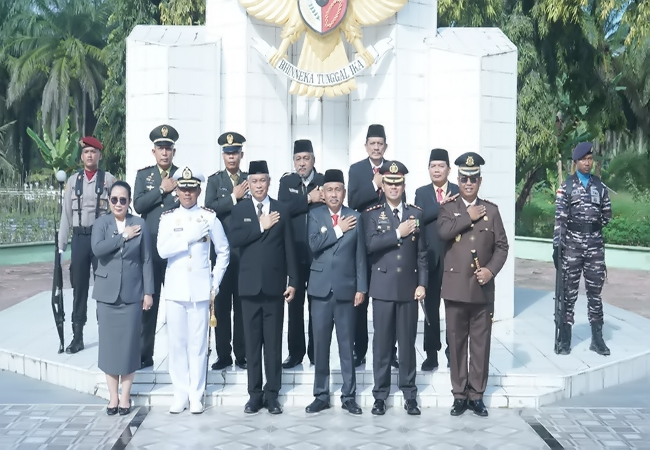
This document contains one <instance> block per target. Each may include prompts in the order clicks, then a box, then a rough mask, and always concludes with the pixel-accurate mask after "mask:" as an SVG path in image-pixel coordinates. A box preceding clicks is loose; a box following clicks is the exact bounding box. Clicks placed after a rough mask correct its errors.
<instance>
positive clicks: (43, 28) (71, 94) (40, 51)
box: [2, 0, 107, 132]
mask: <svg viewBox="0 0 650 450" xmlns="http://www.w3.org/2000/svg"><path fill="white" fill-rule="evenodd" d="M28 4H29V6H28V8H25V9H24V10H22V11H20V12H19V13H17V14H13V15H10V16H9V20H8V21H7V23H5V25H4V27H3V28H4V30H5V32H4V45H3V48H2V57H3V60H4V62H5V63H6V64H7V66H8V68H9V72H10V74H11V80H10V82H9V86H8V89H7V103H8V104H9V105H13V104H14V103H16V102H19V101H20V100H22V99H23V98H24V97H26V96H28V95H29V94H30V91H31V90H32V89H39V90H41V89H42V95H41V108H40V113H41V116H42V121H43V123H44V124H45V126H47V127H48V128H49V129H50V130H51V131H54V130H56V128H57V127H58V126H59V125H60V124H61V123H63V121H64V120H65V119H66V118H67V117H68V115H70V114H71V113H72V114H73V116H74V117H75V118H76V123H77V124H78V128H79V129H80V130H82V132H85V131H86V128H87V127H88V128H89V129H91V128H92V127H93V125H94V118H93V110H94V109H95V108H96V107H97V106H98V104H99V99H100V95H101V90H102V87H103V84H104V76H105V75H104V74H105V70H106V68H105V65H104V61H103V58H102V52H101V49H102V47H103V46H104V43H105V38H106V34H107V31H106V19H107V14H106V3H105V2H104V1H102V0H31V1H29V2H28Z"/></svg>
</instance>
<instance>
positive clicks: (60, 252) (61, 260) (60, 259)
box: [59, 249, 63, 264]
mask: <svg viewBox="0 0 650 450" xmlns="http://www.w3.org/2000/svg"><path fill="white" fill-rule="evenodd" d="M59 263H61V264H63V250H61V249H59Z"/></svg>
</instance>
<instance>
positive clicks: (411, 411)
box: [404, 399, 420, 416]
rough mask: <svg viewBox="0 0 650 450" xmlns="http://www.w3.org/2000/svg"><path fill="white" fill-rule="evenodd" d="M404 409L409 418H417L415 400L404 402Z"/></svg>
mask: <svg viewBox="0 0 650 450" xmlns="http://www.w3.org/2000/svg"><path fill="white" fill-rule="evenodd" d="M404 409H405V410H406V412H407V413H408V415H409V416H419V415H420V408H418V401H417V400H415V399H411V400H406V401H405V402H404Z"/></svg>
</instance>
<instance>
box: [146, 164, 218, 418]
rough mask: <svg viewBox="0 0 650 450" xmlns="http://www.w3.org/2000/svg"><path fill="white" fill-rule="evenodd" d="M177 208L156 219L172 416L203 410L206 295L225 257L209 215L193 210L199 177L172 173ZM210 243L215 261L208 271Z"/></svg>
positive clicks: (215, 282)
mask: <svg viewBox="0 0 650 450" xmlns="http://www.w3.org/2000/svg"><path fill="white" fill-rule="evenodd" d="M174 179H176V180H177V183H178V185H177V188H176V189H177V194H178V198H179V201H180V204H181V205H180V207H179V208H176V209H172V210H169V211H165V212H164V213H163V214H162V216H161V217H160V228H159V231H158V242H157V247H158V253H160V257H161V258H163V259H167V271H166V273H165V281H166V283H165V298H166V301H167V305H166V306H167V333H168V340H169V375H170V377H171V379H172V385H173V386H174V402H173V404H172V406H171V407H170V408H169V412H170V413H172V414H178V413H181V412H182V411H183V410H185V409H186V408H187V405H188V402H189V406H190V412H191V413H193V414H200V413H202V412H203V404H202V403H201V400H202V397H203V391H204V389H205V367H206V364H207V361H206V358H207V355H208V346H207V345H208V344H207V338H208V320H209V312H210V293H211V291H213V292H214V294H215V295H216V292H217V291H218V289H219V284H220V283H221V279H222V278H223V275H224V273H225V272H226V268H227V267H228V262H229V259H230V256H229V255H230V246H229V244H228V239H227V238H226V234H225V232H224V230H223V226H222V225H221V222H220V221H219V219H217V215H216V213H215V212H214V211H212V210H211V209H208V208H202V207H199V206H197V200H198V197H199V195H200V194H201V182H203V181H205V179H204V177H203V175H201V174H200V173H198V172H192V170H190V168H189V167H185V168H184V169H183V170H177V171H176V173H175V174H174ZM210 240H212V242H213V243H214V248H215V252H216V254H217V260H216V263H215V265H214V269H213V270H212V273H210Z"/></svg>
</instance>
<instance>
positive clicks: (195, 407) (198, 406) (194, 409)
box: [190, 401, 203, 414]
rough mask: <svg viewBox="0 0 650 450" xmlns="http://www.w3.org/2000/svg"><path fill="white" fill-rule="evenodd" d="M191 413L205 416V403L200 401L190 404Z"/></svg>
mask: <svg viewBox="0 0 650 450" xmlns="http://www.w3.org/2000/svg"><path fill="white" fill-rule="evenodd" d="M190 412H191V413H192V414H203V403H201V402H200V401H198V402H190Z"/></svg>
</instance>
